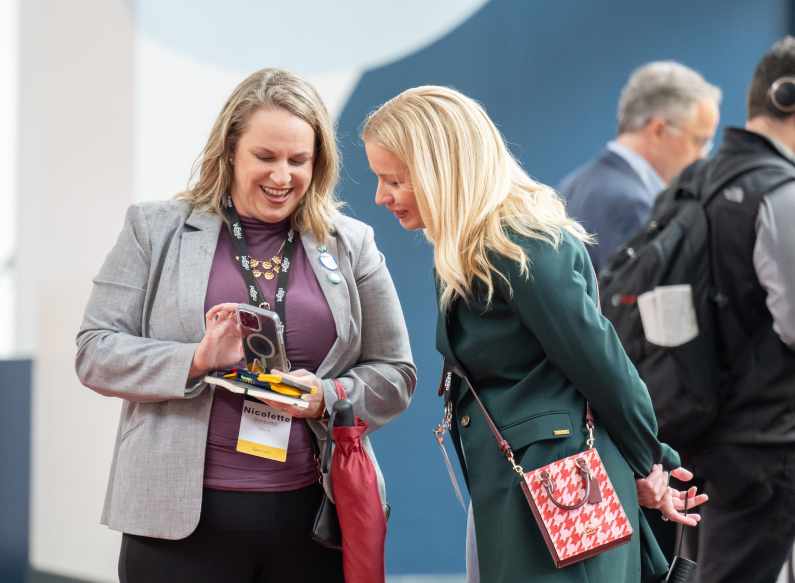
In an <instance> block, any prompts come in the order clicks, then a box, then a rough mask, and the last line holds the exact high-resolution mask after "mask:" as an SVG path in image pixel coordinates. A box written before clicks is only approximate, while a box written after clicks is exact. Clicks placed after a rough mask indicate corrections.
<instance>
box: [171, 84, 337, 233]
mask: <svg viewBox="0 0 795 583" xmlns="http://www.w3.org/2000/svg"><path fill="white" fill-rule="evenodd" d="M262 108H280V109H284V110H285V111H288V112H290V113H291V114H293V115H294V116H296V117H298V118H300V119H302V120H304V121H305V122H306V123H308V124H309V125H310V126H312V129H313V130H314V132H315V156H314V158H315V159H314V166H313V173H312V183H311V184H310V185H309V189H308V190H307V192H306V194H305V195H304V197H303V199H302V200H301V203H300V204H299V206H298V208H297V209H296V210H295V212H294V213H293V216H292V224H293V227H295V228H296V229H297V230H298V231H299V232H301V231H311V232H312V234H313V235H314V236H315V237H316V238H317V239H318V240H319V241H323V240H324V239H325V238H326V236H327V235H328V233H329V230H330V228H331V221H332V218H333V216H334V214H335V213H336V211H337V209H339V208H340V207H341V206H342V203H340V202H339V201H338V200H337V198H336V196H335V194H334V189H335V187H336V185H337V180H338V179H339V164H340V161H339V153H338V152H337V143H336V139H335V137H334V127H333V125H332V123H331V118H330V117H329V114H328V111H327V110H326V106H325V105H323V101H322V100H321V99H320V95H318V93H317V91H316V90H315V88H314V87H312V86H311V85H310V84H309V83H308V82H306V81H305V80H304V79H302V78H301V77H299V76H298V75H295V74H293V73H290V72H289V71H283V70H280V69H262V70H260V71H257V72H256V73H253V74H252V75H250V76H249V77H248V78H247V79H245V80H244V81H243V82H242V83H240V85H238V86H237V87H236V88H235V90H234V91H233V92H232V95H230V96H229V99H228V100H227V102H226V104H225V105H224V107H223V109H222V110H221V113H220V114H218V117H217V118H216V120H215V123H214V124H213V128H212V130H211V131H210V137H209V138H208V139H207V144H206V145H205V146H204V149H203V150H202V153H201V155H200V156H199V158H198V159H197V160H196V164H195V165H194V168H193V172H192V178H191V182H192V183H193V184H192V186H190V187H189V189H188V190H187V191H186V192H183V193H181V194H179V195H177V197H178V198H181V199H184V200H188V201H190V202H191V203H192V205H193V206H194V208H197V209H200V210H206V211H209V212H214V213H219V214H221V215H222V216H223V214H222V213H221V212H220V211H221V205H222V201H223V197H224V195H226V194H227V193H229V191H230V188H231V186H232V181H233V178H234V169H233V167H232V163H231V158H232V156H233V154H234V151H235V146H236V145H237V141H238V140H239V139H240V136H241V135H242V134H243V132H244V131H245V130H246V126H247V124H248V121H249V119H250V118H251V116H252V114H254V113H255V112H256V111H258V110H259V109H262Z"/></svg>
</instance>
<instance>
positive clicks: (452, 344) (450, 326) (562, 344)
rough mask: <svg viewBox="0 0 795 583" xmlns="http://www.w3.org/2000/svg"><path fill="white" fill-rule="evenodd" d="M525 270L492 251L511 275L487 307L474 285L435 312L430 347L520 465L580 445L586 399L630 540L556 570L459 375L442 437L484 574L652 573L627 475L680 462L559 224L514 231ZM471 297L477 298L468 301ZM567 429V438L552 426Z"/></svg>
mask: <svg viewBox="0 0 795 583" xmlns="http://www.w3.org/2000/svg"><path fill="white" fill-rule="evenodd" d="M513 240H514V241H515V242H516V243H518V244H519V245H521V246H522V248H523V249H524V250H525V252H526V253H527V256H528V258H529V267H530V276H529V278H525V277H523V276H521V275H520V271H519V265H518V264H517V263H516V262H514V261H511V260H509V259H507V258H505V257H502V256H498V255H495V256H494V257H492V261H493V262H494V265H495V267H496V269H498V270H499V271H500V272H501V273H502V274H503V275H504V276H505V277H506V278H507V279H508V281H509V282H510V290H509V288H508V286H507V285H506V284H505V283H504V282H502V281H501V279H500V278H499V277H495V278H494V281H495V284H496V289H495V293H494V296H493V298H492V303H491V305H490V306H488V307H486V304H485V302H484V301H483V296H484V295H485V294H484V293H483V290H482V289H480V290H476V294H475V295H476V299H474V300H471V301H470V302H469V303H466V302H464V301H457V302H455V303H454V304H453V306H452V307H451V309H450V310H449V312H448V315H447V317H446V318H445V317H444V316H440V319H439V324H438V327H437V348H438V349H439V351H440V352H441V353H442V355H443V356H444V357H445V358H447V359H448V360H449V361H451V362H452V363H454V364H456V365H457V366H459V367H460V368H461V369H462V370H463V371H465V372H466V374H467V375H468V376H469V378H470V380H471V382H472V383H473V384H474V386H475V388H476V389H477V390H478V393H479V395H480V397H481V399H482V400H483V401H484V404H485V406H486V408H487V409H488V410H489V412H490V414H491V416H492V418H493V419H494V421H495V423H496V424H497V425H498V427H499V428H500V430H501V432H502V433H503V435H504V436H505V438H506V439H507V440H508V442H509V443H510V444H511V447H512V448H513V451H514V452H515V455H516V460H517V461H518V462H519V463H520V464H521V465H522V467H523V468H524V469H525V470H529V469H533V468H538V467H540V466H543V465H545V464H548V463H550V462H552V461H554V460H557V459H560V458H562V457H565V456H568V455H572V454H575V453H577V452H580V451H582V450H583V449H584V448H585V439H586V433H585V419H584V417H585V404H586V399H587V400H588V401H590V403H591V407H592V409H593V412H594V415H595V417H596V425H597V432H596V448H597V450H598V451H599V455H600V456H601V458H602V460H603V462H604V464H605V467H606V469H607V473H608V475H609V476H610V479H611V481H612V483H613V486H614V487H615V490H616V492H617V494H618V496H619V498H620V500H621V503H622V504H623V506H624V509H625V510H626V512H627V515H628V516H629V519H630V522H631V523H632V528H633V530H634V534H633V535H632V539H631V541H630V543H628V544H625V545H622V546H620V547H616V548H614V549H611V550H609V551H606V552H604V553H602V554H600V555H598V556H596V557H594V558H591V559H588V560H586V561H583V562H580V563H577V564H575V565H571V566H569V567H566V568H563V569H556V568H555V566H554V564H553V562H552V559H551V557H550V555H549V551H548V550H547V548H546V546H545V544H544V541H543V539H542V538H541V535H540V533H539V530H538V526H537V525H536V523H535V521H534V519H533V516H532V514H531V511H530V508H529V507H528V504H527V501H526V499H525V497H524V494H523V492H522V490H521V487H520V486H519V478H518V476H517V475H516V474H515V473H514V472H513V470H512V469H511V467H510V465H509V464H508V463H507V461H506V460H505V458H504V457H503V456H502V455H501V454H500V452H499V450H498V448H497V445H496V443H495V440H494V438H493V436H492V434H491V433H490V431H489V429H488V427H487V426H486V422H485V420H484V418H483V414H482V412H481V411H480V409H479V408H478V406H477V403H476V402H475V401H474V399H473V397H472V395H471V393H470V392H469V391H468V390H467V389H465V387H464V383H462V382H458V383H454V385H453V387H452V389H451V399H452V403H453V422H452V428H451V434H452V437H453V442H454V443H455V445H456V449H457V453H458V456H459V460H460V462H461V464H462V467H463V470H464V476H465V478H466V481H467V485H468V487H469V491H470V494H471V497H472V504H473V508H474V515H475V530H476V534H477V542H478V558H479V561H480V580H481V581H482V582H483V583H519V582H525V581H526V582H529V583H564V582H566V583H569V582H572V583H573V582H583V583H585V582H587V583H638V582H640V581H641V580H643V581H655V580H658V579H659V576H660V575H663V574H664V573H665V570H666V569H667V563H666V560H665V557H664V556H663V555H662V553H661V552H660V549H659V547H658V546H657V542H656V540H655V539H654V537H653V535H652V534H651V530H650V528H649V526H648V524H647V523H646V520H645V518H644V517H643V515H642V513H641V512H640V509H639V506H638V501H637V493H636V487H635V479H636V478H638V477H642V476H646V475H647V474H648V473H649V472H650V471H651V468H652V464H655V463H662V464H663V466H664V467H665V468H666V469H667V470H670V469H673V468H675V467H677V466H679V464H680V462H679V456H678V454H677V453H676V452H675V451H674V450H672V449H671V448H670V447H669V446H667V445H666V444H663V443H660V442H659V441H658V440H657V422H656V419H655V416H654V410H653V409H652V404H651V400H650V398H649V394H648V391H647V390H646V386H645V384H644V383H643V381H642V380H641V379H640V378H639V377H638V374H637V371H636V370H635V367H634V366H633V365H632V363H631V362H630V360H629V359H628V358H627V356H626V354H625V352H624V349H623V348H622V345H621V342H620V340H619V339H618V337H617V336H616V333H615V331H614V330H613V327H612V325H611V324H610V322H609V321H608V320H606V319H605V318H604V317H603V316H602V314H601V312H600V310H599V306H598V293H597V287H596V278H595V275H594V271H593V267H592V266H591V262H590V259H589V257H588V254H587V252H586V250H585V247H584V246H583V245H582V243H580V242H579V241H578V240H577V239H575V238H574V237H572V236H571V235H569V234H568V233H564V235H563V238H562V240H561V242H560V245H559V247H558V248H557V249H555V248H554V247H553V246H552V245H551V244H550V243H548V242H545V241H541V240H536V239H531V238H525V237H521V236H518V235H514V236H513ZM478 297H479V298H480V299H477V298H478ZM560 429H568V430H569V434H568V435H560V434H561V433H565V432H560V431H558V432H557V433H558V435H557V436H556V435H555V430H560Z"/></svg>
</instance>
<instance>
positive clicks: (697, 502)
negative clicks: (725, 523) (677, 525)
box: [674, 494, 709, 511]
mask: <svg viewBox="0 0 795 583" xmlns="http://www.w3.org/2000/svg"><path fill="white" fill-rule="evenodd" d="M707 502H709V496H708V495H706V494H699V495H698V496H694V497H692V498H688V500H687V509H688V510H690V509H691V508H696V507H697V506H701V505H702V504H706V503H707ZM674 507H675V508H676V509H677V510H679V511H682V510H684V509H685V502H684V500H682V499H676V500H674Z"/></svg>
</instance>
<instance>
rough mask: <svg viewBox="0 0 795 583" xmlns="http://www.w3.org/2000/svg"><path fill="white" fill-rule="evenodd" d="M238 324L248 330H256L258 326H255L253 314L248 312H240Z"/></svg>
mask: <svg viewBox="0 0 795 583" xmlns="http://www.w3.org/2000/svg"><path fill="white" fill-rule="evenodd" d="M239 313H240V324H241V325H242V326H243V327H244V328H248V329H249V330H258V329H259V326H258V325H257V324H258V322H257V317H256V316H255V315H254V314H251V313H249V312H244V311H242V310H241V311H240V312H239Z"/></svg>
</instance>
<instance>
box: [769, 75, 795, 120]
mask: <svg viewBox="0 0 795 583" xmlns="http://www.w3.org/2000/svg"><path fill="white" fill-rule="evenodd" d="M767 95H768V97H769V98H770V102H771V103H772V104H773V107H775V108H776V109H777V110H779V111H780V112H782V113H793V112H795V77H779V78H778V79H776V80H775V81H774V82H773V84H772V85H771V86H770V89H768V90H767Z"/></svg>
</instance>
